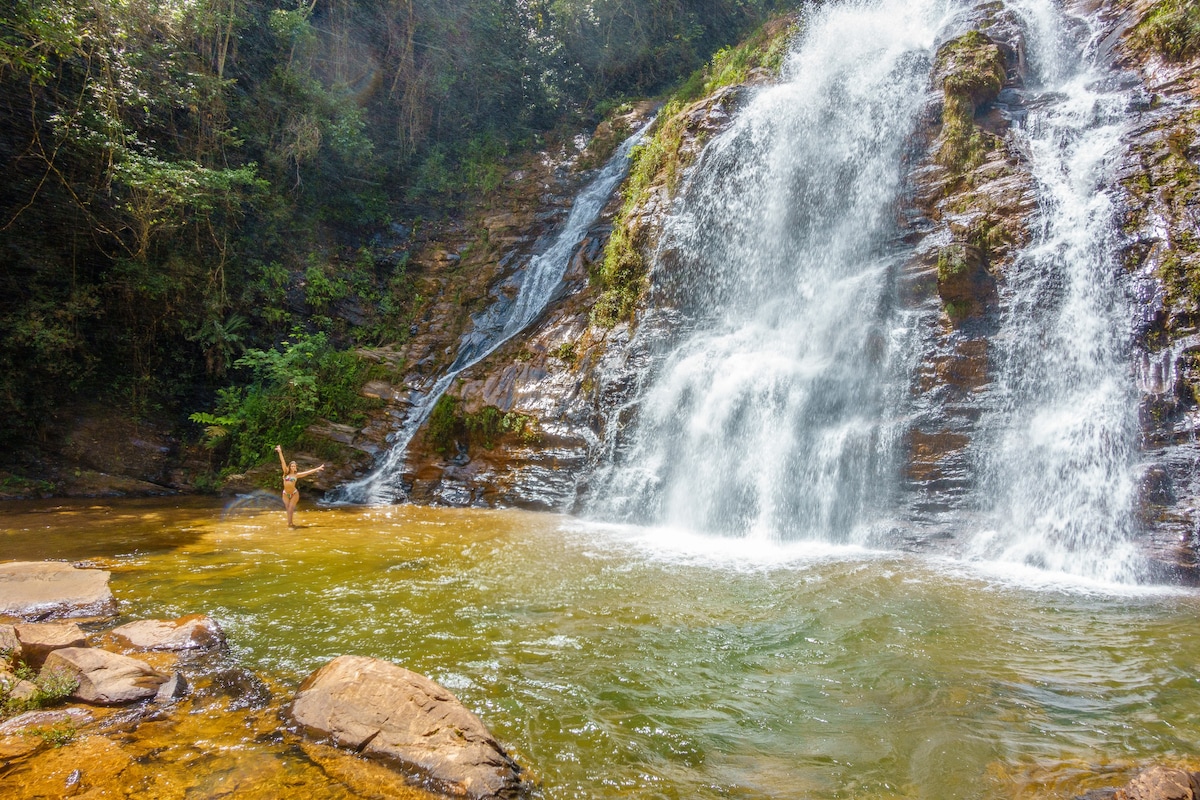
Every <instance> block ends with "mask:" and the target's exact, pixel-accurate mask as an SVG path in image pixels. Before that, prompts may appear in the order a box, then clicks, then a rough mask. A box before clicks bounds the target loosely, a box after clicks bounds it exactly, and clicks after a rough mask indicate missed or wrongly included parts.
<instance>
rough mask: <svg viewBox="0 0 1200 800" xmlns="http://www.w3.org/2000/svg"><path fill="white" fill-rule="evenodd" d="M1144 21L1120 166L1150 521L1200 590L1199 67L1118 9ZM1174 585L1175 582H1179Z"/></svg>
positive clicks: (1133, 50)
mask: <svg viewBox="0 0 1200 800" xmlns="http://www.w3.org/2000/svg"><path fill="white" fill-rule="evenodd" d="M1118 5H1119V6H1120V7H1121V8H1122V9H1123V10H1125V11H1126V12H1127V18H1128V19H1129V21H1130V22H1132V23H1134V25H1133V27H1132V28H1131V29H1130V30H1129V31H1127V32H1126V34H1125V36H1124V37H1123V39H1121V40H1117V42H1116V43H1115V55H1116V57H1117V58H1118V59H1119V60H1120V63H1121V65H1122V66H1123V67H1124V68H1125V69H1127V70H1130V71H1131V72H1135V73H1137V74H1138V75H1139V77H1140V80H1141V82H1142V84H1143V86H1144V93H1143V94H1142V95H1141V97H1140V99H1136V100H1135V103H1136V105H1135V107H1134V108H1131V109H1130V111H1131V119H1132V120H1133V121H1134V124H1133V125H1132V126H1131V128H1130V130H1129V132H1128V133H1127V134H1126V137H1125V141H1126V143H1127V147H1126V150H1125V154H1124V159H1123V161H1122V163H1121V164H1120V165H1119V167H1118V182H1119V185H1120V187H1121V190H1122V197H1123V207H1122V209H1121V217H1122V218H1121V226H1122V231H1123V233H1124V234H1125V240H1124V248H1123V256H1124V264H1125V267H1126V269H1127V270H1128V271H1129V274H1130V279H1131V283H1132V289H1133V293H1134V296H1135V298H1136V300H1137V302H1138V309H1137V316H1136V318H1135V319H1134V320H1132V325H1131V327H1132V329H1133V333H1134V336H1135V337H1136V339H1137V342H1138V344H1139V347H1140V349H1141V364H1139V365H1137V366H1138V370H1137V377H1138V383H1139V389H1140V391H1141V408H1140V418H1141V420H1142V425H1143V428H1144V430H1145V432H1146V441H1147V448H1146V464H1145V467H1146V469H1145V473H1144V475H1143V479H1142V481H1141V493H1140V511H1141V515H1142V520H1143V523H1144V525H1145V526H1146V528H1147V530H1148V531H1150V532H1151V542H1150V546H1151V547H1152V549H1153V554H1154V555H1155V556H1156V557H1157V560H1158V561H1160V562H1161V563H1163V564H1165V565H1168V567H1167V569H1168V571H1169V572H1171V573H1173V577H1177V578H1178V579H1180V580H1184V581H1186V582H1190V583H1196V582H1198V581H1200V558H1198V556H1197V551H1198V550H1200V533H1198V531H1200V481H1198V480H1197V476H1196V470H1195V464H1196V463H1197V460H1198V459H1200V445H1198V442H1200V437H1198V436H1197V434H1200V402H1198V400H1200V392H1198V391H1197V390H1198V389H1200V359H1198V358H1197V353H1200V334H1198V331H1200V226H1198V224H1197V216H1196V209H1197V208H1198V207H1200V136H1198V135H1197V131H1198V130H1200V58H1197V57H1196V56H1194V55H1193V56H1192V57H1191V58H1190V59H1188V60H1184V61H1181V62H1172V61H1167V60H1164V59H1163V58H1162V57H1161V55H1159V54H1156V53H1154V52H1151V51H1147V50H1146V49H1145V42H1143V41H1142V40H1141V37H1140V34H1139V31H1141V29H1142V28H1141V23H1139V15H1142V16H1141V17H1140V19H1141V22H1144V21H1145V19H1146V17H1145V14H1146V11H1147V8H1150V6H1148V5H1147V4H1132V3H1122V4H1118ZM1168 577H1172V575H1169V576H1168Z"/></svg>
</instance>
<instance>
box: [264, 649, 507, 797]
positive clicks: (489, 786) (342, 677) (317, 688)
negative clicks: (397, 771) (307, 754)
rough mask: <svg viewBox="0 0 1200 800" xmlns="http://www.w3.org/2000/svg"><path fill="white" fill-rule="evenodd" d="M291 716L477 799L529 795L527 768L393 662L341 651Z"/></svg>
mask: <svg viewBox="0 0 1200 800" xmlns="http://www.w3.org/2000/svg"><path fill="white" fill-rule="evenodd" d="M287 713H288V714H289V715H290V717H291V719H292V720H293V721H294V722H295V723H296V724H297V725H298V726H300V727H301V728H302V729H304V730H305V731H306V732H307V733H309V734H310V735H313V736H316V737H329V738H331V739H332V740H333V742H334V743H335V744H338V745H341V746H343V747H348V748H351V749H353V750H357V751H358V752H360V753H361V754H363V755H365V756H368V757H372V758H377V759H381V760H383V761H387V762H392V763H395V764H397V765H398V766H400V767H401V769H403V770H404V771H406V772H409V773H412V774H414V775H415V776H417V777H418V778H419V779H421V780H422V781H423V782H424V783H425V784H427V785H428V786H429V787H430V788H434V789H436V790H438V791H441V792H445V793H448V794H453V795H458V796H465V797H469V798H472V800H481V799H482V798H509V797H515V796H518V795H520V794H521V793H522V791H523V788H524V786H523V784H522V782H521V780H520V777H519V773H520V767H518V766H517V764H516V763H515V762H514V761H513V760H512V758H510V757H509V756H508V754H507V753H505V752H504V749H503V748H502V747H501V746H500V744H499V742H497V741H496V739H495V738H494V737H493V736H492V734H491V733H490V732H489V731H488V729H487V727H486V726H484V724H483V722H482V721H480V719H479V718H478V717H477V716H475V715H474V714H473V713H471V712H470V711H469V710H468V709H467V708H466V707H465V706H463V705H462V703H460V702H459V701H458V699H457V698H455V697H454V695H453V694H451V693H450V692H448V691H447V690H446V689H444V688H442V687H441V686H439V685H438V684H436V683H434V682H433V681H431V680H429V679H428V678H426V677H424V676H423V675H418V674H417V673H415V672H411V671H410V670H407V669H404V668H403V667H400V666H397V665H395V664H391V663H388V662H386V661H380V660H378V659H373V658H365V657H362V656H340V657H338V658H335V659H334V660H333V661H331V662H329V663H328V664H326V665H325V666H324V667H322V668H321V669H319V670H317V671H316V672H315V673H313V674H312V675H310V676H309V677H308V678H307V679H306V680H305V681H304V683H303V684H301V686H300V689H299V691H298V692H297V694H296V699H295V700H294V701H293V703H292V705H291V707H290V708H289V709H288V711H287Z"/></svg>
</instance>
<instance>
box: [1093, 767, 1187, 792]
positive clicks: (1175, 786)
mask: <svg viewBox="0 0 1200 800" xmlns="http://www.w3.org/2000/svg"><path fill="white" fill-rule="evenodd" d="M1198 778H1200V774H1198V773H1195V772H1187V771H1186V770H1182V769H1172V768H1170V767H1161V766H1153V767H1149V768H1147V769H1145V770H1143V771H1142V772H1140V773H1139V774H1138V776H1137V777H1136V778H1134V779H1133V780H1132V781H1130V782H1129V784H1128V785H1126V786H1125V787H1124V788H1122V789H1118V790H1117V791H1116V793H1115V794H1114V795H1113V800H1196V798H1198V797H1200V780H1198Z"/></svg>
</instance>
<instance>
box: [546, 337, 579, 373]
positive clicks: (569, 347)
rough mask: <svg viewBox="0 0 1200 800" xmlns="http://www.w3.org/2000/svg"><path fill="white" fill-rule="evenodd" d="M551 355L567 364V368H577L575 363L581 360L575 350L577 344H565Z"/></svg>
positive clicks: (551, 352) (552, 351) (555, 349)
mask: <svg viewBox="0 0 1200 800" xmlns="http://www.w3.org/2000/svg"><path fill="white" fill-rule="evenodd" d="M550 355H551V356H553V357H554V358H557V359H558V360H560V361H564V362H566V364H567V366H571V367H573V366H575V362H576V361H577V360H578V358H579V354H578V353H577V352H576V349H575V342H563V343H562V344H560V345H559V346H558V347H556V348H554V349H553V350H551V351H550Z"/></svg>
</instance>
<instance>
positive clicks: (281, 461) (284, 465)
mask: <svg viewBox="0 0 1200 800" xmlns="http://www.w3.org/2000/svg"><path fill="white" fill-rule="evenodd" d="M275 452H276V453H279V466H280V467H282V468H283V471H284V472H287V471H288V469H287V461H284V459H283V448H282V447H280V446H279V445H275Z"/></svg>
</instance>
